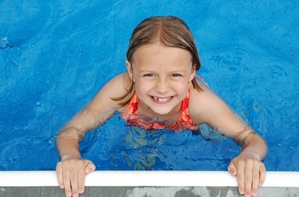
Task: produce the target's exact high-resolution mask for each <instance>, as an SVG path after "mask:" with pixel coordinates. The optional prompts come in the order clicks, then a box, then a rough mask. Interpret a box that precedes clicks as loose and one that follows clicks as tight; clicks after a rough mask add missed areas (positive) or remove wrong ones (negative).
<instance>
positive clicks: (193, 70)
mask: <svg viewBox="0 0 299 197" xmlns="http://www.w3.org/2000/svg"><path fill="white" fill-rule="evenodd" d="M194 68H195V67H192V71H191V72H192V73H191V75H190V79H189V82H191V81H192V79H193V78H194V77H195V75H196V70H195V69H194Z"/></svg>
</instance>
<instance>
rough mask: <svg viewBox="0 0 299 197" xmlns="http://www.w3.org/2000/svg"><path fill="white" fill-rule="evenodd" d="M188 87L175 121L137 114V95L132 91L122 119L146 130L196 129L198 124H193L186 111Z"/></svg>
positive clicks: (130, 124)
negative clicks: (132, 93)
mask: <svg viewBox="0 0 299 197" xmlns="http://www.w3.org/2000/svg"><path fill="white" fill-rule="evenodd" d="M189 94H190V88H189V89H188V94H187V96H186V98H185V99H184V100H183V101H182V104H181V109H180V116H179V118H178V120H177V121H172V120H164V121H161V120H159V119H158V118H152V117H146V116H141V115H138V97H137V95H136V92H135V93H134V95H133V97H132V99H131V101H130V103H129V105H128V107H127V108H126V110H125V111H124V113H123V114H122V119H124V120H126V121H127V123H128V125H129V126H136V127H140V128H143V129H147V130H152V129H167V130H174V131H183V130H197V129H198V125H196V124H194V123H193V121H192V120H191V118H190V115H189V112H188V105H189Z"/></svg>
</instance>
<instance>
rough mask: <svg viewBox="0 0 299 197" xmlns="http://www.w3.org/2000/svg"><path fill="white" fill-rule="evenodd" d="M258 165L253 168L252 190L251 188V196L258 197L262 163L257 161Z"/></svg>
mask: <svg viewBox="0 0 299 197" xmlns="http://www.w3.org/2000/svg"><path fill="white" fill-rule="evenodd" d="M256 162H257V164H255V165H254V166H253V169H252V188H251V195H253V196H256V195H257V191H258V187H259V182H260V164H259V163H260V162H259V161H256Z"/></svg>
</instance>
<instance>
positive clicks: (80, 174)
mask: <svg viewBox="0 0 299 197" xmlns="http://www.w3.org/2000/svg"><path fill="white" fill-rule="evenodd" d="M84 190H85V172H84V169H81V170H80V171H78V192H79V194H82V193H83V192H84Z"/></svg>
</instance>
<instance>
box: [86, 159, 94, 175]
mask: <svg viewBox="0 0 299 197" xmlns="http://www.w3.org/2000/svg"><path fill="white" fill-rule="evenodd" d="M95 169H96V166H95V165H94V164H93V163H92V162H91V161H88V164H87V166H86V168H85V174H86V175H88V174H90V173H92V172H93V171H95Z"/></svg>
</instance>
